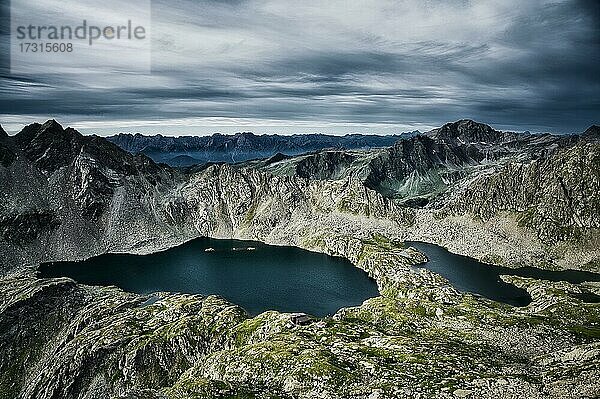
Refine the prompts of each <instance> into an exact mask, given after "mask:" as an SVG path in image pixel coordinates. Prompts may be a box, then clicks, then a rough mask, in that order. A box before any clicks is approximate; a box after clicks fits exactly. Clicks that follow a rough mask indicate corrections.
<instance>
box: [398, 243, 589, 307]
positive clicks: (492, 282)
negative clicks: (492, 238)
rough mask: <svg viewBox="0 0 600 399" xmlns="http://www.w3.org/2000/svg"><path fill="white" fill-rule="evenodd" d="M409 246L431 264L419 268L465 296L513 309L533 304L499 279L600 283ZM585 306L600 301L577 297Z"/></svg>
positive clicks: (573, 273) (569, 273)
mask: <svg viewBox="0 0 600 399" xmlns="http://www.w3.org/2000/svg"><path fill="white" fill-rule="evenodd" d="M406 245H410V246H413V247H415V248H416V249H418V250H419V251H421V252H423V253H424V254H425V255H427V258H429V262H427V263H425V264H423V265H420V266H418V267H425V268H427V269H429V270H431V271H433V272H436V273H438V274H440V275H442V276H443V277H445V278H446V279H447V280H448V281H450V283H452V285H453V286H454V287H456V289H458V290H459V291H463V292H472V293H476V294H480V295H481V296H484V297H486V298H489V299H493V300H495V301H498V302H504V303H508V304H510V305H513V306H526V305H528V304H529V303H531V297H530V296H529V294H528V293H527V291H525V290H523V289H520V288H517V287H515V286H514V285H512V284H508V283H505V282H504V281H502V280H501V279H500V275H502V274H505V275H513V276H521V277H532V278H536V279H540V280H549V281H568V282H570V283H582V282H584V281H600V274H596V273H590V272H584V271H579V270H562V271H552V270H543V269H537V268H534V267H521V268H518V269H511V268H507V267H502V266H494V265H488V264H486V263H481V262H479V261H477V260H475V259H473V258H469V257H466V256H461V255H455V254H453V253H450V252H448V251H447V250H446V249H444V248H442V247H440V246H437V245H434V244H428V243H423V242H412V241H407V242H406ZM578 297H579V299H581V300H583V301H584V302H597V301H598V300H599V299H600V297H599V296H598V295H594V294H591V293H586V294H582V295H579V296H578Z"/></svg>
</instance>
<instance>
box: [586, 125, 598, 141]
mask: <svg viewBox="0 0 600 399" xmlns="http://www.w3.org/2000/svg"><path fill="white" fill-rule="evenodd" d="M582 136H583V137H585V138H588V139H589V138H591V139H600V126H598V125H592V126H590V127H588V128H587V129H586V131H585V132H583V135H582Z"/></svg>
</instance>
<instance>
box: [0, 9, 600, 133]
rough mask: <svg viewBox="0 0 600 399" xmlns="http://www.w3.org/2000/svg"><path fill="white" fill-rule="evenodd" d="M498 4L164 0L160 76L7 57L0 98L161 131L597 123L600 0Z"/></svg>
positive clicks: (158, 25) (19, 108)
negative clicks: (43, 68) (28, 66)
mask: <svg viewBox="0 0 600 399" xmlns="http://www.w3.org/2000/svg"><path fill="white" fill-rule="evenodd" d="M13 1H16V0H13ZM45 1H50V0H45ZM498 3H499V2H492V1H478V2H469V1H453V2H452V1H451V2H447V1H446V2H442V1H425V2H423V1H417V0H414V1H407V0H406V1H387V0H382V1H375V0H365V1H360V2H353V3H348V2H343V1H330V2H312V1H307V2H303V3H302V4H297V2H291V1H283V0H281V1H280V0H261V1H258V0H247V1H227V2H223V1H204V2H192V1H178V2H166V1H164V2H163V1H156V2H154V3H153V26H152V30H153V57H152V62H153V70H152V74H151V75H148V76H128V75H124V74H120V73H118V72H114V73H107V74H97V75H87V74H84V75H74V74H60V75H34V76H26V77H25V76H15V75H11V74H10V72H9V71H8V70H7V69H6V68H3V69H0V94H1V98H0V113H1V114H3V115H4V116H5V119H9V120H10V121H12V122H13V123H14V124H18V119H19V116H23V117H24V118H25V117H28V118H32V117H35V116H38V115H39V116H42V115H43V116H56V117H58V118H60V117H64V118H66V119H67V120H69V121H72V123H73V124H75V125H76V126H82V127H85V126H88V125H87V124H86V123H87V122H93V123H97V122H104V123H105V125H106V126H111V124H112V125H114V126H119V121H129V120H131V121H136V123H137V125H136V126H142V125H143V124H144V121H151V122H158V123H161V121H162V123H163V125H164V126H163V127H162V129H164V130H168V126H169V125H170V124H171V121H174V120H178V122H177V124H175V123H174V125H175V126H178V125H180V124H181V123H182V122H181V121H182V120H183V121H184V122H183V123H185V120H186V118H187V119H190V120H191V119H193V122H192V121H191V122H190V123H195V124H197V125H201V124H202V123H203V122H202V120H203V119H202V118H207V119H206V120H207V122H206V123H207V124H210V123H214V124H216V125H218V123H221V122H222V120H225V119H228V118H230V119H231V120H232V121H234V122H232V124H235V123H237V121H239V120H243V119H249V120H255V121H257V122H256V124H257V125H260V124H261V123H263V124H270V123H273V124H276V125H277V126H280V127H285V126H291V127H292V129H295V131H301V130H302V129H303V126H310V127H314V129H312V130H319V129H320V130H323V131H327V129H330V130H331V129H333V128H331V125H336V126H337V127H336V128H335V129H333V130H332V131H336V132H343V131H352V130H353V126H355V125H361V126H371V127H372V131H373V132H381V131H384V130H381V129H382V126H387V127H389V128H391V129H396V131H397V130H403V129H405V128H411V127H431V126H436V125H439V124H441V123H444V122H446V121H449V120H456V119H460V118H465V117H468V118H473V119H477V120H481V121H484V122H488V123H492V124H494V125H495V126H496V127H500V128H507V129H514V130H525V129H528V130H533V131H555V132H575V131H581V130H583V129H585V128H586V127H587V126H588V125H590V124H592V123H598V119H597V118H598V117H597V115H600V78H599V77H600V54H599V51H600V50H599V48H600V12H599V9H600V6H599V4H600V3H599V2H598V1H594V0H590V1H584V0H564V1H546V0H535V1H528V2H522V1H517V0H507V1H506V2H501V3H502V4H498ZM0 49H1V50H2V52H3V58H4V57H5V56H6V52H7V47H6V46H5V47H0ZM0 68H1V67H0ZM210 118H220V122H218V123H216V122H211V121H210ZM300 122H302V123H300ZM89 126H92V125H89ZM93 126H98V125H93ZM294 126H298V127H296V128H294ZM156 130H161V128H156ZM175 131H176V128H175ZM288 131H289V130H288ZM385 131H386V132H388V131H389V130H385Z"/></svg>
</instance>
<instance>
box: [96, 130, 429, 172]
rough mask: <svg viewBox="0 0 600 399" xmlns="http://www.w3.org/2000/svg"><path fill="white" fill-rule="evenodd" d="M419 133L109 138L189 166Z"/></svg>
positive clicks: (385, 142) (384, 143) (384, 141)
mask: <svg viewBox="0 0 600 399" xmlns="http://www.w3.org/2000/svg"><path fill="white" fill-rule="evenodd" d="M418 133H419V132H418V131H414V132H410V133H403V134H400V135H391V136H377V135H362V134H347V135H345V136H332V135H326V134H295V135H291V136H282V135H277V134H274V135H256V134H253V133H248V132H244V133H236V134H234V135H224V134H220V133H216V134H213V135H212V136H181V137H166V136H163V135H160V134H157V135H154V136H145V135H142V134H139V133H137V134H124V133H121V134H118V135H115V136H110V137H107V139H108V141H110V142H112V143H114V144H116V145H118V146H119V147H121V148H122V149H124V150H125V151H128V152H131V153H143V154H146V155H148V156H149V157H150V158H152V159H153V160H154V161H156V162H164V163H167V164H169V165H171V166H190V165H196V164H202V163H205V162H228V163H235V162H243V161H247V160H250V159H257V158H267V157H270V156H273V155H275V154H277V153H281V154H285V155H298V154H304V153H307V152H313V151H320V150H323V149H339V150H356V149H371V148H379V147H389V146H391V145H392V144H394V143H395V142H396V141H398V140H399V139H400V138H403V137H410V136H413V135H415V134H418Z"/></svg>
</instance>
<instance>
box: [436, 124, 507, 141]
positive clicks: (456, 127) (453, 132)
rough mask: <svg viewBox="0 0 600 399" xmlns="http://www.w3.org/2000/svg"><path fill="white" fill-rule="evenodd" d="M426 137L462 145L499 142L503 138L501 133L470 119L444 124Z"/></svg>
mask: <svg viewBox="0 0 600 399" xmlns="http://www.w3.org/2000/svg"><path fill="white" fill-rule="evenodd" d="M428 135H429V136H432V137H434V138H437V139H439V140H443V141H448V140H450V141H459V142H463V143H479V142H487V143H495V142H499V141H501V140H502V139H503V137H504V135H503V133H502V132H499V131H497V130H494V129H493V128H492V127H491V126H489V125H486V124H485V123H479V122H475V121H473V120H471V119H461V120H459V121H456V122H451V123H446V124H445V125H444V126H442V127H440V128H438V129H433V130H432V131H430V132H429V133H428Z"/></svg>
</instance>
